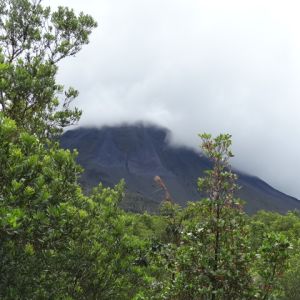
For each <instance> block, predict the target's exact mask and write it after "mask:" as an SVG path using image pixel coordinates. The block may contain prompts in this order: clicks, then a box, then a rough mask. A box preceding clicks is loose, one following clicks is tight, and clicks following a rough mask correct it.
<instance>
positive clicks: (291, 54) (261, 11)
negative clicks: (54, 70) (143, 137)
mask: <svg viewBox="0 0 300 300" xmlns="http://www.w3.org/2000/svg"><path fill="white" fill-rule="evenodd" d="M47 2H48V3H50V1H49V0H48V1H45V3H47ZM57 4H61V5H67V6H70V7H74V8H75V9H76V10H83V11H85V12H87V13H90V14H92V15H93V16H94V17H95V18H96V19H97V21H98V22H99V27H98V28H97V30H96V31H95V32H94V33H93V35H92V36H91V44H90V45H89V46H87V47H85V48H84V49H83V50H82V52H81V53H80V54H78V56H77V58H76V59H67V60H66V61H65V62H64V63H63V64H62V65H61V70H60V76H59V79H60V80H61V81H63V82H64V83H66V84H67V85H73V86H75V87H77V88H78V89H79V90H80V92H81V94H80V97H79V101H78V106H79V107H81V108H82V109H83V111H84V115H83V118H82V122H81V124H82V125H97V126H101V125H103V124H115V123H119V122H123V121H137V120H146V121H153V122H156V123H159V124H161V125H163V126H166V127H169V128H170V129H171V130H172V131H173V132H174V139H175V141H176V142H179V143H184V144H189V145H193V146H195V145H197V144H199V141H198V139H197V133H198V132H203V131H208V132H212V133H215V134H216V133H219V132H229V133H231V134H232V135H233V141H234V150H235V153H236V159H235V162H234V163H235V165H236V166H237V167H238V168H240V169H242V170H244V171H247V172H250V173H253V174H255V175H258V176H260V177H262V178H263V179H265V180H267V181H268V182H270V183H271V184H272V185H274V186H275V187H277V188H279V189H281V190H283V191H285V192H287V193H290V194H292V195H295V196H297V197H299V198H300V188H299V184H298V170H300V142H299V140H300V126H299V124H298V120H299V114H300V56H299V53H300V39H299V32H298V31H299V28H300V19H299V17H298V12H299V9H300V4H299V3H298V1H285V2H282V1H274V0H273V1H268V0H260V1H258V0H254V1H240V0H236V1H234V0H231V1H230V0H228V1H223V0H218V1H217V0H211V1H206V0H185V1H183V0H151V1H150V0H126V1H124V0H101V1H92V0H86V1H79V0H75V1H74V0H73V1H67V0H65V1H58V0H55V1H54V0H51V5H52V6H56V5H57Z"/></svg>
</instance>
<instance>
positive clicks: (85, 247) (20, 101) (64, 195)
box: [0, 0, 300, 300]
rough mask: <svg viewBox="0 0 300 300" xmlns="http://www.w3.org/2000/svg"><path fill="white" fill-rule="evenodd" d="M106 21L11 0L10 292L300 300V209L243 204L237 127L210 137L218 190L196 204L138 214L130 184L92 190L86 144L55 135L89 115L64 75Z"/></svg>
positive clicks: (2, 288) (2, 34)
mask: <svg viewBox="0 0 300 300" xmlns="http://www.w3.org/2000/svg"><path fill="white" fill-rule="evenodd" d="M95 26H96V23H95V21H94V20H93V19H92V18H91V17H90V16H87V15H84V14H80V15H76V14H75V13H74V12H73V11H72V10H70V9H68V8H62V7H61V8H58V10H57V11H56V12H54V13H52V12H51V10H50V8H47V7H43V6H42V4H41V1H38V0H35V1H29V0H1V1H0V74H1V77H0V105H1V111H0V166H1V168H0V255H1V261H0V298H1V299H7V300H8V299H9V300H10V299H101V300H103V299H104V300H105V299H112V300H117V299H120V300H124V299H135V300H138V299H139V300H142V299H170V300H171V299H172V300H174V299H176V300H180V299H182V300H185V299H203V300H204V299H211V300H217V299H218V300H221V299H237V300H238V299H249V300H250V299H282V300H283V299H299V296H298V295H299V293H300V291H299V285H298V282H299V279H300V256H299V246H300V244H299V241H300V214H299V212H297V211H295V212H289V213H288V214H286V215H280V214H276V213H272V212H263V211H262V212H259V213H257V214H256V215H254V216H252V217H250V216H248V215H246V214H245V213H244V212H243V202H242V201H241V200H239V199H236V198H235V191H236V189H237V188H238V187H237V185H236V175H235V174H234V173H233V172H232V171H231V169H230V163H229V159H230V158H231V157H232V156H233V155H232V153H231V150H230V146H231V137H230V136H229V135H219V136H218V137H216V138H212V137H211V136H210V135H207V134H204V135H201V139H202V150H203V152H204V153H205V154H206V156H207V157H208V158H209V159H211V160H212V162H213V169H212V170H207V172H206V174H205V176H204V177H203V178H200V179H199V181H198V187H199V189H201V190H202V191H204V192H206V195H207V198H206V199H201V201H198V202H194V203H189V205H188V206H187V207H185V208H183V207H179V206H177V205H176V204H174V203H172V202H171V201H170V199H166V201H164V203H162V205H161V209H160V213H159V214H154V215H149V214H147V213H144V214H134V213H131V212H126V211H124V210H122V209H121V208H120V205H119V204H120V201H121V200H122V198H123V191H124V182H120V183H119V184H118V185H117V186H115V187H114V188H106V187H104V186H102V185H101V184H99V186H98V187H97V188H95V189H94V190H93V191H92V192H91V193H90V194H89V195H85V194H84V193H83V192H82V189H81V187H80V185H79V184H78V178H79V176H80V173H81V167H80V166H78V165H77V164H76V162H75V158H76V152H70V151H68V150H63V149H60V147H59V144H58V143H56V142H55V141H54V139H53V136H56V135H57V134H59V133H60V132H61V131H62V128H64V127H66V126H68V125H70V124H73V123H74V122H76V121H77V120H78V119H79V117H80V112H79V111H78V110H77V109H71V107H70V103H71V101H72V99H73V98H74V97H75V96H76V95H77V92H76V91H75V90H74V89H70V90H69V91H67V92H66V93H65V99H64V100H63V101H64V102H63V103H62V105H59V99H60V97H61V96H60V94H61V93H62V91H63V87H62V86H61V85H59V84H58V83H57V82H56V80H55V76H56V73H57V63H58V61H60V60H61V59H63V58H65V57H67V56H72V55H74V54H76V53H77V52H78V51H79V50H80V48H81V46H82V45H84V44H86V43H87V42H88V36H89V34H90V32H91V30H92V29H93V28H94V27H95ZM59 109H60V110H59ZM49 138H51V140H50V139H49ZM167 200H168V201H167ZM199 200H200V199H199Z"/></svg>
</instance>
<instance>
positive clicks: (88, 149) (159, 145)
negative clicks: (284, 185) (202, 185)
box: [61, 124, 300, 213]
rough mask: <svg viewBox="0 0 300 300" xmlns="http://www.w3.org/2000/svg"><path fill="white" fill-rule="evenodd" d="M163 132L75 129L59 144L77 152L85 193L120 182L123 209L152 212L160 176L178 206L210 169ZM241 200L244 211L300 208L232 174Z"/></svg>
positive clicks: (144, 127)
mask: <svg viewBox="0 0 300 300" xmlns="http://www.w3.org/2000/svg"><path fill="white" fill-rule="evenodd" d="M169 133H170V132H169V131H168V130H166V129H163V128H159V127H155V126H150V125H142V124H138V125H123V126H115V127H102V128H100V129H98V128H78V129H75V130H70V131H67V132H66V133H65V134H64V135H63V136H62V138H61V146H62V147H64V148H69V149H77V150H78V151H79V155H78V162H79V164H81V165H82V166H83V167H84V169H85V171H84V173H83V175H82V178H81V182H82V184H83V186H84V187H85V188H86V189H90V188H91V187H93V186H95V185H97V184H98V183H99V182H100V181H101V182H102V183H103V184H104V185H108V186H112V185H114V184H116V183H117V182H118V181H119V180H120V179H122V178H124V179H125V181H126V186H127V196H126V199H125V200H124V203H123V206H124V207H125V208H127V209H129V210H132V211H141V210H149V211H153V210H156V209H157V207H158V205H159V203H160V202H161V200H163V198H164V192H163V191H162V190H160V189H159V188H158V186H157V185H156V184H155V182H154V177H155V176H157V175H158V176H160V177H161V178H162V179H163V181H164V182H165V184H166V186H167V187H168V190H169V191H170V193H171V196H172V199H173V200H174V201H175V202H177V203H179V204H180V205H185V204H186V202H187V201H195V200H199V199H201V198H202V197H203V196H204V195H203V194H200V193H199V192H198V190H197V178H198V177H199V176H202V175H203V171H204V170H207V169H209V168H211V163H210V162H209V161H208V159H207V158H205V157H204V156H202V155H201V154H200V153H198V152H196V151H195V150H193V149H190V148H188V147H174V146H172V145H171V144H170V143H169V142H168V140H169V139H168V135H169ZM237 174H238V177H239V179H238V184H239V185H240V186H241V190H240V191H239V192H238V196H239V197H240V198H242V199H243V200H245V201H246V211H247V212H249V213H253V212H256V211H257V210H260V209H266V210H272V211H278V212H286V211H288V210H293V209H300V201H298V200H297V199H295V198H293V197H290V196H288V195H286V194H284V193H282V192H280V191H278V190H276V189H274V188H272V187H271V186H270V185H268V184H267V183H266V182H264V181H262V180H261V179H259V178H257V177H255V176H250V175H247V174H244V173H242V172H237Z"/></svg>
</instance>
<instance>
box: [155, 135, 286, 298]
mask: <svg viewBox="0 0 300 300" xmlns="http://www.w3.org/2000/svg"><path fill="white" fill-rule="evenodd" d="M201 138H202V149H203V152H204V153H205V154H206V155H207V157H208V158H209V159H210V160H211V162H212V169H211V170H207V171H206V173H205V176H204V177H203V178H199V180H198V187H199V189H200V190H202V191H205V192H206V194H207V198H206V199H203V200H201V201H199V202H196V203H189V205H188V207H187V208H186V209H184V210H183V211H179V210H177V209H176V208H175V207H172V216H180V231H179V234H178V235H177V237H176V243H174V242H172V240H171V242H170V241H169V242H168V243H167V244H161V245H160V249H158V251H155V254H154V257H156V259H154V263H156V264H157V265H158V266H160V268H161V269H162V268H163V267H164V268H165V271H164V272H163V273H162V274H160V275H159V276H157V277H156V279H155V280H154V281H153V283H152V292H153V297H152V298H153V299H172V300H174V299H176V300H184V299H191V300H192V299H195V300H196V299H197V300H198V299H203V300H208V299H209V300H213V299H218V300H223V299H236V300H239V299H249V300H250V299H270V297H271V296H272V295H274V294H275V293H276V292H277V291H276V290H275V289H274V285H275V284H276V283H277V282H278V281H277V279H278V277H279V276H280V274H281V273H282V272H283V270H284V266H285V262H286V260H287V258H288V254H289V253H288V252H289V251H288V248H289V245H290V244H289V242H288V241H287V240H286V238H285V237H284V236H282V235H278V234H275V233H272V234H270V235H265V236H264V237H263V239H262V240H263V242H262V243H261V244H260V245H258V246H257V248H255V247H254V248H253V249H252V247H251V246H252V245H251V239H250V226H249V218H248V217H247V216H246V214H245V213H244V212H243V209H242V208H243V207H242V203H241V201H240V200H239V199H236V198H235V197H234V192H235V190H236V189H237V185H236V175H235V174H234V173H233V172H232V171H231V169H230V165H229V159H230V158H231V157H232V156H233V155H232V153H231V150H230V146H231V137H230V135H219V136H218V137H216V138H214V139H213V138H212V137H211V136H210V135H207V134H204V135H201ZM170 221H171V220H170ZM166 229H168V226H167V227H166ZM176 232H177V231H176Z"/></svg>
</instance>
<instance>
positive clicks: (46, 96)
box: [0, 0, 97, 138]
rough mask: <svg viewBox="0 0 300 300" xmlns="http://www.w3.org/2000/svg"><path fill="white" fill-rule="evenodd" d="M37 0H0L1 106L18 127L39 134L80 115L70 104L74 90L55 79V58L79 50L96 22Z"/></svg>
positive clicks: (56, 130)
mask: <svg viewBox="0 0 300 300" xmlns="http://www.w3.org/2000/svg"><path fill="white" fill-rule="evenodd" d="M41 2H42V0H32V1H30V0H1V1H0V76H1V79H0V111H2V113H3V114H4V116H7V117H10V118H11V119H13V120H15V122H16V124H17V126H18V127H19V128H24V129H26V130H27V131H28V132H30V133H34V134H35V135H37V136H39V137H41V138H44V137H49V136H53V135H56V134H58V133H60V132H61V131H62V129H63V128H64V127H66V126H69V125H71V124H74V123H76V122H77V121H78V120H79V118H80V116H81V111H80V110H78V109H77V108H73V109H72V108H71V103H72V101H73V100H74V98H76V97H77V95H78V92H77V91H76V90H75V89H73V88H69V89H68V90H66V91H64V87H63V86H62V85H60V84H58V83H57V82H56V75H57V71H58V65H57V64H58V62H59V61H61V60H62V59H64V58H66V57H68V56H74V55H75V54H76V53H78V51H80V49H81V47H82V46H83V45H84V44H87V43H88V42H89V35H90V33H91V31H92V29H93V28H95V27H96V25H97V24H96V22H95V21H94V20H93V18H92V17H90V16H89V15H85V14H83V13H80V14H79V15H76V14H75V13H74V11H73V10H72V9H69V8H66V7H59V8H58V10H57V11H55V12H51V10H50V7H43V6H42V4H41ZM62 93H64V99H62ZM60 100H62V103H61V101H60Z"/></svg>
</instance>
